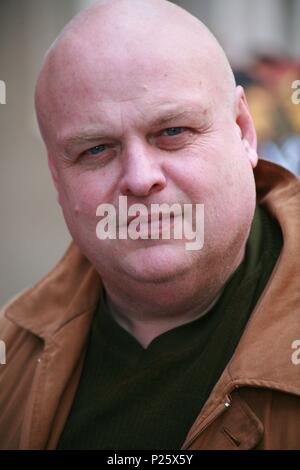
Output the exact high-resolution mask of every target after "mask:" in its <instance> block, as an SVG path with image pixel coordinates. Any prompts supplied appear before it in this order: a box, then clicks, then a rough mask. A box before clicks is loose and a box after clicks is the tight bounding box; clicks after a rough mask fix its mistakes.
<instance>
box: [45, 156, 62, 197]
mask: <svg viewBox="0 0 300 470" xmlns="http://www.w3.org/2000/svg"><path fill="white" fill-rule="evenodd" d="M48 167H49V169H50V172H51V176H52V181H53V183H54V186H55V188H56V191H57V200H58V203H59V204H60V192H59V184H58V175H57V168H56V166H55V163H54V159H53V157H52V156H51V155H50V154H49V153H48ZM60 205H61V204H60Z"/></svg>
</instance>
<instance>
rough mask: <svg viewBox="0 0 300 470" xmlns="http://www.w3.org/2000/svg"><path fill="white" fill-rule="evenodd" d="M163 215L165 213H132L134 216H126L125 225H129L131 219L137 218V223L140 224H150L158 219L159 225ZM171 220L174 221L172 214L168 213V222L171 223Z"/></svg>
mask: <svg viewBox="0 0 300 470" xmlns="http://www.w3.org/2000/svg"><path fill="white" fill-rule="evenodd" d="M164 215H166V214H163V213H159V214H149V215H148V216H147V217H143V216H138V215H134V216H131V217H128V218H127V227H128V226H129V224H130V223H131V222H132V221H133V220H135V219H137V218H138V219H139V224H140V225H151V223H156V222H158V221H159V226H161V225H162V220H163V218H164ZM173 221H174V214H171V215H170V223H173Z"/></svg>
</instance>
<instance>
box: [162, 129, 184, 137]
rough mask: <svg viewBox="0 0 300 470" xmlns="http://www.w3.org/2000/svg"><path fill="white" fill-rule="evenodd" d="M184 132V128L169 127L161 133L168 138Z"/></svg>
mask: <svg viewBox="0 0 300 470" xmlns="http://www.w3.org/2000/svg"><path fill="white" fill-rule="evenodd" d="M184 131H185V128H184V127H169V128H168V129H165V130H164V131H163V133H162V135H166V136H168V137H174V136H176V135H179V134H182V132H184Z"/></svg>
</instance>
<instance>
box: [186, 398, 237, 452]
mask: <svg viewBox="0 0 300 470" xmlns="http://www.w3.org/2000/svg"><path fill="white" fill-rule="evenodd" d="M231 402H232V398H231V396H230V395H226V398H225V401H224V402H223V403H222V404H220V405H219V406H217V408H216V409H215V410H214V412H213V413H211V416H210V418H209V420H208V421H207V422H206V423H205V425H204V426H203V427H201V428H200V429H199V431H198V432H197V433H196V434H195V436H193V437H192V438H191V439H190V440H189V441H188V442H187V443H186V444H185V446H184V447H182V450H187V449H188V448H189V446H190V445H191V444H192V443H193V442H194V441H195V440H196V439H197V438H198V437H199V436H200V434H202V433H203V432H204V431H205V429H207V428H208V426H210V425H211V424H212V423H213V422H214V421H215V420H216V419H217V418H218V417H219V416H221V415H222V414H223V413H225V411H227V410H228V409H229V408H230V406H231Z"/></svg>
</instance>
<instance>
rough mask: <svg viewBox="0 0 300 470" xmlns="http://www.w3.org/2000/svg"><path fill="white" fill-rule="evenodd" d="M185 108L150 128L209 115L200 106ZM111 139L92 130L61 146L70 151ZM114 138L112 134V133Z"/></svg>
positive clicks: (158, 118) (172, 111)
mask: <svg viewBox="0 0 300 470" xmlns="http://www.w3.org/2000/svg"><path fill="white" fill-rule="evenodd" d="M183 107H184V106H180V107H178V108H174V110H168V111H167V112H166V114H164V115H162V116H160V117H157V118H154V119H152V120H151V121H150V122H149V126H150V127H157V126H163V125H166V124H168V123H169V122H171V121H174V120H175V119H183V118H191V117H192V118H194V119H197V117H198V118H199V117H200V116H202V117H203V115H206V114H207V108H204V107H203V106H202V107H201V106H199V105H189V106H188V107H186V108H185V109H183ZM109 137H110V132H105V131H104V132H103V129H102V130H99V131H96V130H95V129H91V130H90V131H88V130H87V131H86V132H82V133H78V134H76V135H74V136H70V137H67V138H64V139H62V140H61V144H62V145H63V146H64V147H65V148H66V149H70V148H72V147H74V146H76V145H82V144H85V143H94V142H97V141H99V140H103V139H107V138H109ZM111 137H112V133H111Z"/></svg>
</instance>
